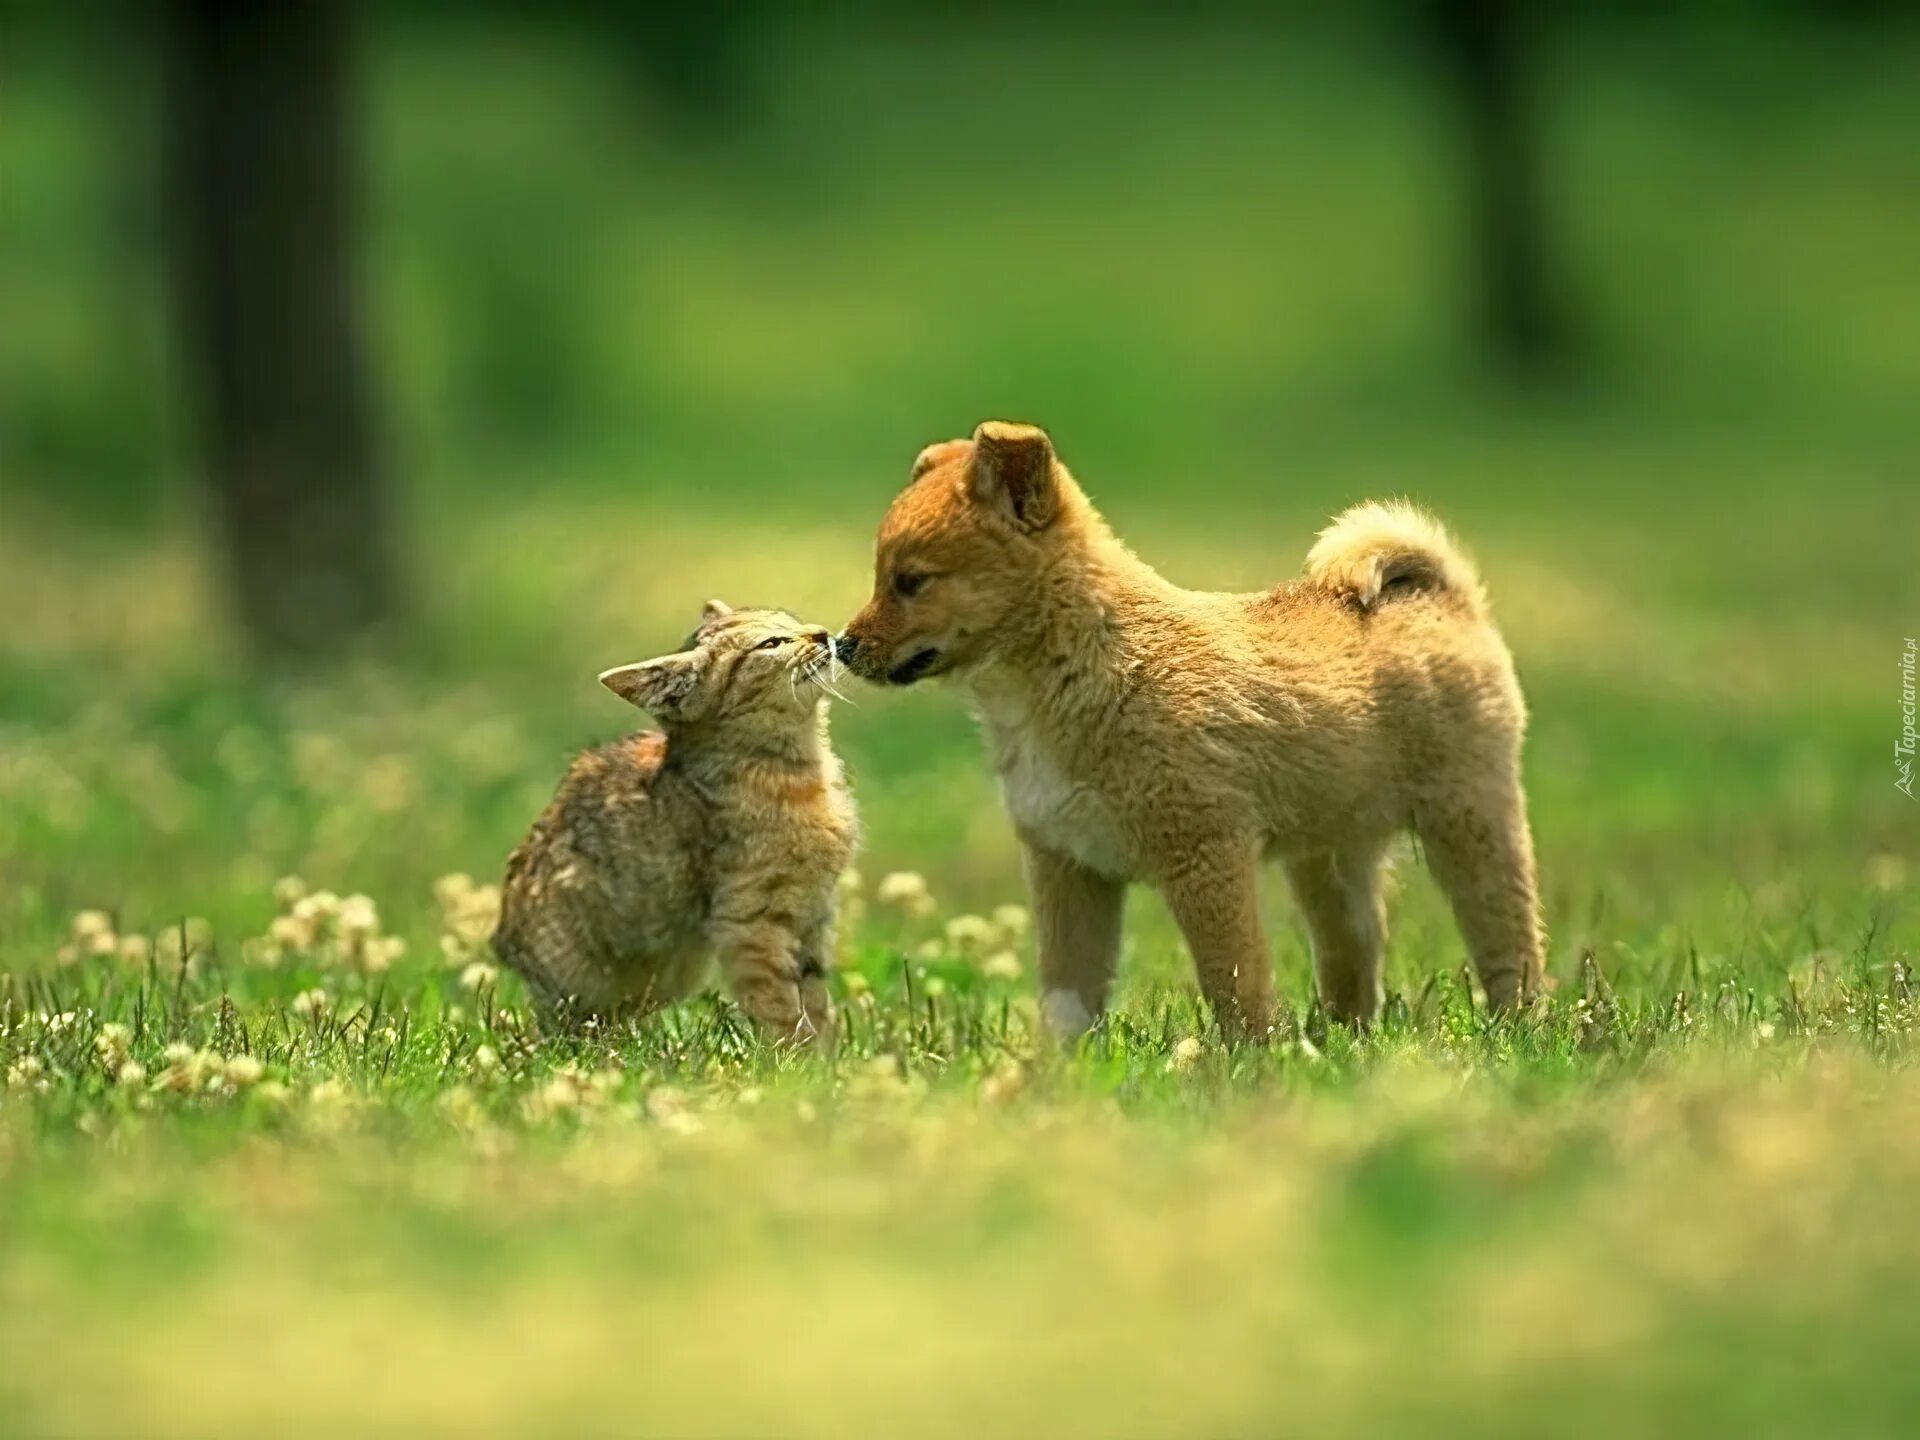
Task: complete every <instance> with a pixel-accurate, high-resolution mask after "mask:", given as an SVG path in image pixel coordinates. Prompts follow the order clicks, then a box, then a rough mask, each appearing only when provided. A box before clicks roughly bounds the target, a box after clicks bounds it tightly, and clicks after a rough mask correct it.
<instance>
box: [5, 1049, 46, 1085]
mask: <svg viewBox="0 0 1920 1440" xmlns="http://www.w3.org/2000/svg"><path fill="white" fill-rule="evenodd" d="M46 1068H47V1067H46V1066H44V1065H42V1064H41V1063H40V1057H39V1056H38V1055H22V1056H21V1057H20V1058H19V1059H18V1060H15V1061H14V1062H13V1064H11V1065H9V1066H8V1067H7V1088H8V1089H10V1090H18V1089H24V1088H25V1087H26V1086H28V1085H31V1084H33V1082H34V1081H36V1080H38V1079H39V1078H40V1076H41V1075H42V1074H43V1073H44V1072H45V1071H46Z"/></svg>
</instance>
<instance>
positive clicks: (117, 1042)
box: [93, 1020, 133, 1069]
mask: <svg viewBox="0 0 1920 1440" xmlns="http://www.w3.org/2000/svg"><path fill="white" fill-rule="evenodd" d="M132 1043H133V1031H131V1030H129V1029H128V1028H127V1027H126V1026H125V1025H122V1024H120V1023H119V1022H118V1021H117V1020H110V1021H108V1022H107V1023H106V1024H105V1025H102V1026H101V1027H100V1029H99V1032H98V1033H97V1034H95V1036H94V1037H93V1051H94V1054H96V1055H98V1056H99V1057H100V1062H101V1063H102V1064H103V1065H105V1066H107V1067H108V1068H109V1069H111V1068H113V1067H114V1066H116V1065H118V1064H119V1063H120V1061H122V1060H124V1059H126V1058H127V1049H128V1047H129V1046H131V1045H132Z"/></svg>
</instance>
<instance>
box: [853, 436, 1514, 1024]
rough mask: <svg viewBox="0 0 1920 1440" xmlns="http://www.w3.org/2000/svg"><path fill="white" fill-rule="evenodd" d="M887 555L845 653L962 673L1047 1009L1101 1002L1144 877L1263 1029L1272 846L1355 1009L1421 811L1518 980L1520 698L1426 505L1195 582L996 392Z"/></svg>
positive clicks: (1375, 980) (1430, 840) (1480, 961)
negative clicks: (1014, 856) (1267, 582)
mask: <svg viewBox="0 0 1920 1440" xmlns="http://www.w3.org/2000/svg"><path fill="white" fill-rule="evenodd" d="M874 572H875V573H874V592H873V598H872V599H871V600H869V601H868V603H867V605H866V607H865V608H864V609H863V610H861V612H860V613H859V614H858V615H857V616H855V617H854V619H853V621H852V623H851V624H850V625H849V626H848V627H847V631H846V635H845V637H844V638H843V640H842V641H841V646H842V655H843V658H847V659H849V660H850V662H851V665H852V668H853V669H854V671H855V672H856V673H857V674H860V675H862V676H864V677H866V678H868V679H871V680H877V681H884V682H891V683H893V684H902V685H904V684H911V683H912V682H914V681H916V680H921V679H925V678H928V677H930V676H936V675H939V676H949V677H952V678H953V679H955V680H957V681H959V682H960V683H961V684H962V685H964V686H965V687H966V688H967V690H968V691H969V692H970V693H971V695H972V698H973V701H974V703H975V706H976V707H977V709H978V712H979V714H980V717H981V720H982V722H983V724H984V726H985V729H986V735H987V742H988V746H989V748H990V750H991V751H992V754H993V759H994V764H995V766H996V768H997V769H998V771H999V773H1000V783H1001V791H1002V794H1003V796H1004V798H1005V801H1006V806H1007V810H1008V812H1009V813H1010V814H1011V815H1012V817H1013V822H1014V826H1015V828H1016V829H1017V830H1018V832H1019V835H1020V839H1021V841H1022V843H1023V845H1024V847H1025V852H1026V868H1027V878H1028V883H1029V885H1030V887H1031V889H1032V892H1033V905H1034V911H1035V915H1036V921H1037V929H1038V933H1039V939H1040V977H1041V984H1042V987H1043V992H1044V1007H1045V1012H1046V1015H1047V1017H1048V1020H1049V1021H1050V1023H1051V1024H1053V1025H1054V1026H1055V1028H1056V1029H1059V1030H1061V1031H1065V1032H1075V1031H1078V1030H1081V1029H1084V1028H1085V1027H1086V1026H1087V1025H1089V1024H1090V1023H1091V1022H1092V1019H1093V1017H1094V1016H1096V1015H1098V1014H1099V1013H1100V1011H1101V1010H1102V1008H1103V1007H1104V1006H1105V1004H1106V999H1107V992H1108V989H1109V987H1110V984H1111V982H1112V979H1113V969H1114V960H1115V956H1116V953H1117V950H1118V947H1119V938H1120V915H1121V905H1122V898H1123V895H1124V891H1125V887H1126V885H1127V883H1128V882H1129V881H1135V880H1140V881H1146V882H1147V883H1149V884H1152V885H1155V886H1157V887H1158V888H1159V890H1160V891H1161V893H1162V894H1163V895H1164V896H1165V897H1166V900H1167V904H1168V906H1169V907H1170V908H1171V909H1172V911H1173V915H1174V918H1175V919H1176V920H1177V921H1178V922H1179V925H1180V928H1181V930H1182V932H1183V933H1184V935H1185V936H1186V940H1187V945H1188V948H1189V949H1190V950H1191V951H1192V953H1193V960H1194V965H1195V968H1196V969H1197V970H1198V972H1199V978H1200V986H1201V989H1202V990H1203V991H1204V993H1205V995H1206V998H1207V1000H1208V1001H1209V1003H1210V1004H1211V1005H1212V1006H1213V1010H1214V1014H1215V1016H1216V1017H1217V1018H1218V1019H1219V1021H1220V1023H1221V1025H1222V1027H1223V1028H1224V1029H1225V1030H1227V1031H1228V1032H1229V1033H1230V1034H1231V1033H1244V1032H1248V1031H1252V1032H1256V1033H1257V1032H1259V1031H1261V1030H1263V1029H1264V1028H1265V1027H1266V1025H1267V1024H1268V1019H1269V1012H1270V1010H1271V1005H1272V977H1271V961H1270V957H1269V955H1268V952H1267V947H1266V941H1265V939H1264V937H1263V936H1262V934H1261V929H1260V918H1259V911H1258V907H1257V905H1256V897H1255V870H1256V867H1257V865H1258V862H1259V861H1260V859H1261V858H1262V857H1263V856H1267V855H1272V856H1277V857H1278V858H1279V859H1280V860H1281V861H1282V863H1283V864H1284V865H1285V866H1286V870H1287V876H1288V878H1289V880H1290V881H1291V882H1292V885H1293V891H1294V895H1295V897H1296V898H1297V900H1298V901H1299V904H1300V908H1301V910H1302V912H1303V913H1304V914H1305V916H1306V921H1307V926H1308V929H1309V930H1310V931H1311V933H1312V937H1313V951H1314V968H1315V972H1316V974H1317V976H1318V979H1319V987H1320V997H1321V1000H1322V1002H1323V1003H1324V1004H1325V1005H1326V1007H1327V1008H1328V1009H1329V1010H1330V1011H1331V1012H1332V1013H1333V1014H1334V1015H1336V1016H1338V1017H1340V1018H1342V1019H1344V1020H1347V1021H1350V1022H1353V1023H1356V1024H1364V1023H1366V1022H1367V1021H1368V1020H1370V1019H1371V1018H1372V1017H1373V1016H1374V1014H1375V1013H1376V1011H1377V1010H1378V1008H1379V1004H1380V996H1381V990H1380V952H1381V946H1382V944H1383V942H1384V939H1385V916H1384V910H1383V905H1382V864H1383V857H1384V855H1385V852H1386V849H1387V845H1388V842H1389V841H1390V840H1391V839H1392V837H1393V836H1394V834H1395V833H1396V832H1398V831H1401V830H1405V829H1407V828H1409V827H1411V828H1412V829H1413V830H1415V831H1416V832H1417V833H1418V834H1419V836H1420V839H1421V842H1422V845H1423V847H1424V850H1425V854H1426V859H1427V863H1428V865H1429V866H1430V867H1431V869H1432V871H1433V873H1434V876H1435V878H1436V879H1437V880H1438V881H1439V882H1440V884H1441V886H1442V887H1443V888H1444V889H1445V890H1446V892H1447V895H1448V897H1449V898H1450V899H1451V901H1452V903H1453V911H1454V916H1455V919H1456V920H1457V921H1458V923H1459V926H1460V929H1461V932H1462V934H1463V935H1464V936H1465V938H1466V942H1467V949H1468V952H1469V953H1470V954H1471V956H1472V958H1473V964H1474V968H1475V970H1476V972H1477V973H1478V975H1479V978H1480V982H1481V984H1482V985H1483V986H1484V987H1485V988H1486V992H1487V997H1488V999H1489V1001H1490V1002H1491V1003H1492V1004H1493V1005H1495V1006H1498V1007H1501V1008H1511V1007H1514V1006H1516V1005H1519V1004H1523V1003H1525V1002H1526V1001H1527V1000H1528V999H1529V998H1530V997H1531V996H1532V994H1533V991H1534V987H1535V986H1536V985H1537V983H1538V980H1539V975H1540V952H1541V933H1540V919H1539V909H1538V905H1537V903H1536V900H1535V895H1534V870H1533V844H1532V840H1531V837H1530V836H1529V834H1528V830H1527V816H1526V804H1525V796H1524V795H1523V794H1522V791H1521V786H1520V741H1521V734H1522V731H1523V730H1524V729H1525V725H1526V708H1525V704H1524V702H1523V701H1522V699H1521V695H1520V687H1519V684H1518V682H1517V681H1516V680H1515V678H1514V673H1513V662H1512V659H1511V657H1510V656H1509V655H1508V653H1507V648H1506V646H1505V645H1504V644H1503V643H1502V642H1501V639H1500V635H1499V632H1498V631H1496V630H1495V629H1494V626H1493V622H1492V620H1491V619H1490V618H1489V616H1488V613H1487V605H1486V599H1485V596H1484V594H1483V592H1482V591H1481V588H1480V582H1479V580H1478V579H1477V578H1476V577H1475V575H1474V572H1473V569H1472V567H1471V566H1470V565H1469V564H1468V562H1467V561H1466V559H1465V558H1464V557H1463V556H1462V555H1461V554H1460V553H1459V551H1458V550H1457V549H1455V547H1454V545H1453V544H1452V542H1451V541H1450V540H1449V539H1448V538H1447V535H1446V532H1445V531H1443V530H1442V529H1441V528H1440V526H1439V525H1438V524H1436V523H1435V522H1434V521H1433V520H1431V519H1429V518H1428V517H1427V516H1425V515H1423V514H1422V513H1420V512H1419V511H1418V510H1415V509H1414V508H1412V507H1411V506H1407V505H1400V504H1393V505H1381V504H1367V505H1361V506H1358V507H1356V508H1354V509H1352V510H1349V511H1348V512H1347V513H1346V514H1345V515H1342V516H1341V517H1340V518H1339V519H1338V520H1337V521H1336V522H1335V523H1334V524H1333V525H1332V526H1331V527H1330V528H1329V529H1327V530H1326V531H1325V532H1323V533H1322V534H1321V536H1320V540H1319V543H1318V544H1317V545H1315V546H1314V548H1313V551H1312V553H1311V554H1309V555H1308V557H1307V567H1306V575H1305V577H1304V578H1302V579H1300V580H1293V581H1288V582H1286V583H1284V584H1281V585H1278V586H1276V587H1275V588H1273V589H1271V590H1265V591H1260V592H1258V593H1256V594H1251V595H1225V594H1213V593H1207V592H1199V591H1192V590H1182V589H1180V588H1179V587H1177V586H1175V585H1172V584H1169V583H1168V582H1167V581H1166V580H1164V579H1162V578H1161V577H1160V576H1159V575H1158V574H1157V573H1155V572H1154V570H1153V569H1152V568H1151V567H1149V566H1148V565H1146V564H1145V563H1143V562H1142V561H1141V560H1139V559H1137V558H1136V557H1135V556H1134V555H1133V554H1132V552H1130V551H1129V550H1128V549H1127V548H1126V546H1124V545H1122V544H1121V543H1120V541H1119V540H1118V539H1116V538H1115V537H1114V535H1113V532H1112V531H1111V530H1109V529H1108V528H1107V526H1106V524H1105V522H1103V521H1102V520H1101V518H1100V516H1099V514H1098V513H1097V512H1096V511H1095V510H1094V508H1093V506H1092V504H1091V503H1089V501H1088V500H1087V497H1086V495H1085V494H1084V493H1083V492H1082V491H1081V489H1080V487H1079V486H1078V485H1077V484H1076V483H1075V482H1074V480H1073V477H1072V476H1070V475H1069V474H1068V473H1067V470H1066V467H1065V466H1063V465H1062V464H1060V462H1059V461H1058V460H1057V459H1056V458H1055V456H1054V453H1053V446H1052V444H1051V442H1050V441H1049V440H1048V438H1047V435H1046V433H1045V432H1044V431H1042V430H1038V429H1036V428H1034V427H1033V426H1030V425H1017V424H1011V423H1007V422H1003V421H988V422H987V423H985V424H983V425H981V426H980V428H979V429H977V430H976V431H975V432H974V435H973V439H972V440H950V441H946V442H944V443H942V444H939V445H932V446H929V447H928V448H927V449H926V450H924V451H922V452H921V453H920V456H919V458H918V459H917V460H915V461H914V465H913V471H912V475H911V477H910V480H909V483H908V485H907V488H906V489H905V490H903V491H902V492H901V493H900V495H899V496H898V497H897V498H896V499H895V500H894V502H893V504H892V506H891V508H890V509H889V510H888V511H887V514H886V518H885V519H884V520H883V521H882V522H881V525H880V533H879V540H878V544H877V549H876V556H875V564H874ZM849 652H850V653H849Z"/></svg>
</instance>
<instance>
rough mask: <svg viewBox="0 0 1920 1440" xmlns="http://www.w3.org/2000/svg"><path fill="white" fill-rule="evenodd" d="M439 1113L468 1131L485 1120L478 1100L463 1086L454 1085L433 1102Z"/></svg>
mask: <svg viewBox="0 0 1920 1440" xmlns="http://www.w3.org/2000/svg"><path fill="white" fill-rule="evenodd" d="M435 1105H436V1107H437V1108H438V1109H439V1111H440V1113H441V1114H443V1115H445V1116H446V1117H447V1119H449V1120H451V1121H452V1122H453V1123H454V1124H455V1125H457V1126H459V1127H460V1128H461V1129H463V1130H470V1129H472V1128H473V1127H474V1126H475V1125H478V1124H479V1123H480V1122H481V1121H482V1120H484V1119H485V1118H486V1112H485V1111H484V1110H483V1109H482V1108H481V1106H480V1101H479V1098H478V1097H477V1096H476V1095H475V1094H474V1093H473V1091H472V1090H470V1089H468V1088H467V1087H466V1086H465V1085H455V1086H454V1087H453V1088H452V1089H450V1090H447V1091H445V1092H444V1093H443V1094H442V1095H441V1096H440V1098H439V1100H437V1101H436V1102H435Z"/></svg>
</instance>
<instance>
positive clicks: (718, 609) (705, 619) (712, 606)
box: [700, 600, 733, 625]
mask: <svg viewBox="0 0 1920 1440" xmlns="http://www.w3.org/2000/svg"><path fill="white" fill-rule="evenodd" d="M732 613H733V607H732V606H731V605H729V604H727V602H726V601H724V600H709V601H707V603H706V604H704V605H702V606H701V607H700V623H701V624H702V625H711V624H712V623H713V622H714V621H716V620H724V619H726V618H727V616H729V615H731V614H732Z"/></svg>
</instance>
